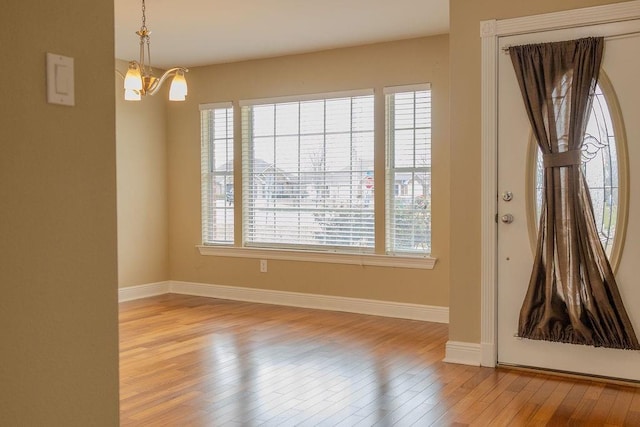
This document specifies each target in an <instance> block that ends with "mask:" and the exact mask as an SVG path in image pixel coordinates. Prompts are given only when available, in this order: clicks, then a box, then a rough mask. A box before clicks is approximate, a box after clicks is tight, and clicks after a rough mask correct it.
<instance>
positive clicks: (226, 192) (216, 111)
mask: <svg viewBox="0 0 640 427" xmlns="http://www.w3.org/2000/svg"><path fill="white" fill-rule="evenodd" d="M200 123H201V168H202V183H201V191H202V242H203V244H205V245H206V244H232V243H233V240H234V237H233V228H234V224H233V205H234V199H233V197H234V191H233V108H232V107H231V106H230V105H224V106H216V105H206V106H202V107H201V110H200Z"/></svg>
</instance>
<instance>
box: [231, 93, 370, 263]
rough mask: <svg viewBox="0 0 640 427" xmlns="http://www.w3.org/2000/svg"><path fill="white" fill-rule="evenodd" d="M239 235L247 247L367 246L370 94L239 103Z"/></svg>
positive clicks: (359, 248) (363, 249) (360, 248)
mask: <svg viewBox="0 0 640 427" xmlns="http://www.w3.org/2000/svg"><path fill="white" fill-rule="evenodd" d="M242 123H243V130H242V134H243V168H244V170H243V178H244V182H243V185H244V187H243V195H244V200H243V206H244V207H245V209H244V213H243V221H244V224H243V233H244V244H245V245H246V246H254V247H284V248H297V249H325V250H326V249H329V250H330V249H335V250H340V251H359V252H373V247H374V210H373V151H374V148H373V146H374V145H373V144H374V143H373V140H374V135H373V95H372V94H371V95H358V96H343V97H337V98H328V99H327V98H325V99H305V100H300V101H292V100H287V101H286V102H274V103H256V104H255V105H245V106H243V108H242Z"/></svg>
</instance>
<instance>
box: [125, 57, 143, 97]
mask: <svg viewBox="0 0 640 427" xmlns="http://www.w3.org/2000/svg"><path fill="white" fill-rule="evenodd" d="M124 90H125V92H126V91H127V90H132V91H133V90H135V91H141V90H142V75H141V74H140V67H139V66H138V64H136V63H135V62H130V63H129V69H128V70H127V75H126V76H125V77H124Z"/></svg>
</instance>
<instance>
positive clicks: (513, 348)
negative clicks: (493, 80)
mask: <svg viewBox="0 0 640 427" xmlns="http://www.w3.org/2000/svg"><path fill="white" fill-rule="evenodd" d="M588 36H605V37H606V39H605V40H606V41H605V49H604V58H603V65H602V69H603V71H604V73H605V74H606V76H608V79H609V80H610V82H611V86H612V87H613V90H614V91H615V95H616V96H617V100H618V102H619V106H620V111H621V115H622V119H623V122H622V123H623V128H624V129H623V131H624V132H626V140H627V141H628V144H627V150H628V159H627V160H628V172H629V176H630V179H629V182H628V186H626V188H625V185H624V184H623V187H622V188H621V189H620V191H621V192H624V191H627V192H628V193H627V194H628V218H629V221H628V226H627V229H626V233H622V232H621V231H620V230H618V231H619V233H618V235H617V236H616V239H624V246H623V248H622V251H621V252H620V259H619V265H618V267H617V271H616V280H617V281H618V287H619V290H620V293H621V295H622V298H623V302H624V305H625V308H626V310H627V313H628V315H629V317H630V319H631V322H632V323H633V326H634V328H635V331H636V334H637V335H638V336H639V337H640V21H627V22H623V23H613V24H606V25H598V26H591V27H581V28H577V29H565V30H557V31H549V32H542V33H535V34H525V35H518V36H510V37H503V38H500V39H499V47H500V54H499V55H498V56H499V59H498V61H499V64H498V82H499V83H498V192H499V194H498V329H497V330H498V363H499V364H505V365H519V366H530V367H540V368H546V369H553V370H559V371H567V372H577V373H584V374H589V375H598V376H606V377H614V378H625V379H632V380H640V351H629V350H613V349H603V348H594V347H590V346H582V345H573V344H563V343H554V342H546V341H535V340H528V339H520V338H518V337H517V336H516V333H517V330H518V316H519V312H520V308H521V306H522V302H523V300H524V296H525V293H526V290H527V287H528V284H529V277H530V274H531V269H532V265H533V250H534V244H532V239H534V238H535V237H534V236H535V233H536V230H535V228H536V225H537V217H536V215H535V206H536V201H535V185H536V179H535V173H534V172H532V171H533V170H535V167H533V166H532V156H535V150H533V149H531V146H530V138H531V130H530V129H531V128H530V125H529V121H528V118H527V115H526V112H525V109H524V106H523V100H522V95H521V93H520V89H519V88H518V83H517V81H516V77H515V73H514V71H513V66H512V64H511V60H510V57H509V55H508V54H505V53H503V51H502V48H503V47H505V46H510V45H520V44H529V43H541V42H551V41H560V40H571V39H577V38H581V37H588ZM607 120H608V119H607ZM608 124H609V125H611V126H612V127H613V125H612V123H608ZM617 136H618V140H621V137H622V135H617ZM618 143H619V142H618ZM619 151H620V152H624V150H619ZM607 173H608V172H607ZM592 197H594V198H597V197H596V196H595V195H594V194H593V193H592ZM598 197H600V196H598ZM598 203H599V202H598V201H596V200H594V205H596V204H598ZM599 207H600V205H599V204H598V208H599ZM614 209H617V208H614ZM611 210H612V209H611V208H609V211H608V212H607V214H608V215H610V216H611V218H612V219H611V220H610V221H608V225H609V226H611V225H612V223H611V222H612V221H613V225H614V226H615V221H616V219H615V218H617V216H616V215H617V210H616V212H615V213H613V214H612V212H611ZM614 228H615V227H614ZM621 234H624V235H621Z"/></svg>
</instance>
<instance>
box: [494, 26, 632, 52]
mask: <svg viewBox="0 0 640 427" xmlns="http://www.w3.org/2000/svg"><path fill="white" fill-rule="evenodd" d="M639 34H640V31H631V32H628V33H620V34H616V35H613V36H606V37H605V38H604V40H605V41H607V40H618V39H624V38H627V37H631V36H637V35H639ZM511 46H512V45H508V46H505V47H503V48H502V52H503V53H509V48H510V47H511Z"/></svg>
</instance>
